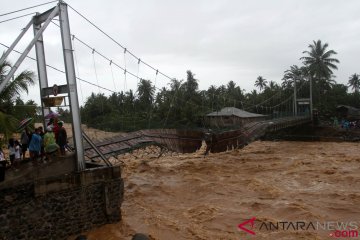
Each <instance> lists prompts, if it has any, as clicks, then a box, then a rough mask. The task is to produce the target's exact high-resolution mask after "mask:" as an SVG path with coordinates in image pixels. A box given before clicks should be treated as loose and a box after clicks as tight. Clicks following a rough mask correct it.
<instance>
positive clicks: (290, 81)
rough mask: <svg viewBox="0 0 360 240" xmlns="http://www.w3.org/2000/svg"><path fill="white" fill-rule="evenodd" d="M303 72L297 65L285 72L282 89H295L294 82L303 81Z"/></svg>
mask: <svg viewBox="0 0 360 240" xmlns="http://www.w3.org/2000/svg"><path fill="white" fill-rule="evenodd" d="M303 77H304V76H303V70H302V68H299V67H298V66H297V65H292V66H290V69H288V70H286V71H285V72H284V77H283V78H282V81H283V82H282V84H281V85H282V87H283V88H293V87H294V82H295V81H299V80H300V79H302V78H303Z"/></svg>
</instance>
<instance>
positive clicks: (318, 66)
mask: <svg viewBox="0 0 360 240" xmlns="http://www.w3.org/2000/svg"><path fill="white" fill-rule="evenodd" d="M328 46H329V44H327V43H325V44H322V42H321V40H318V41H313V44H310V45H309V46H308V48H309V51H304V52H303V54H306V56H304V57H301V58H300V60H302V61H303V63H304V64H305V66H307V67H308V69H309V72H310V74H311V77H313V78H314V79H315V81H317V82H320V81H324V80H326V79H330V78H331V75H332V74H333V71H332V70H337V69H338V68H337V66H336V63H340V61H339V60H338V59H336V58H333V57H332V56H333V55H335V54H337V53H336V52H335V51H334V50H327V48H328Z"/></svg>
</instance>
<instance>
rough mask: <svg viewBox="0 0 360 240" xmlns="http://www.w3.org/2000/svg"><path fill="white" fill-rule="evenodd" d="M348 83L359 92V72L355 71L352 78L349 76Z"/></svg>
mask: <svg viewBox="0 0 360 240" xmlns="http://www.w3.org/2000/svg"><path fill="white" fill-rule="evenodd" d="M348 85H349V86H350V87H352V89H353V90H354V91H355V93H358V92H359V88H360V78H359V74H356V73H354V74H353V75H351V76H350V78H349V82H348Z"/></svg>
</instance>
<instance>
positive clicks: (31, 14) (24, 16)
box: [0, 12, 36, 23]
mask: <svg viewBox="0 0 360 240" xmlns="http://www.w3.org/2000/svg"><path fill="white" fill-rule="evenodd" d="M35 13H36V12H32V13H28V14H24V15H21V16H17V17H13V18H9V19H6V20H3V21H0V23H4V22H8V21H11V20H15V19H19V18H22V17H26V16H29V15H33V14H35Z"/></svg>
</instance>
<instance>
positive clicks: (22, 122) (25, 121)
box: [17, 117, 33, 131]
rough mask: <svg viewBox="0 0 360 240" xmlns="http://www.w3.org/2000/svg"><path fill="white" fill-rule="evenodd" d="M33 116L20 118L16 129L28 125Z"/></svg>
mask: <svg viewBox="0 0 360 240" xmlns="http://www.w3.org/2000/svg"><path fill="white" fill-rule="evenodd" d="M32 120H33V118H31V117H29V118H25V119H24V120H22V121H21V122H20V123H19V126H18V128H17V130H18V131H20V130H22V129H23V128H25V127H26V126H28V125H29V124H30V123H31V122H32Z"/></svg>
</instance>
